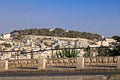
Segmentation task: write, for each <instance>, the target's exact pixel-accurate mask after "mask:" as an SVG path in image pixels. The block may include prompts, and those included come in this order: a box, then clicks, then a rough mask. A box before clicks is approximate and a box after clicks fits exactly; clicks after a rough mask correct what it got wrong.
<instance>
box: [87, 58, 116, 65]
mask: <svg viewBox="0 0 120 80" xmlns="http://www.w3.org/2000/svg"><path fill="white" fill-rule="evenodd" d="M90 65H94V66H95V65H96V66H117V57H93V58H85V66H90Z"/></svg>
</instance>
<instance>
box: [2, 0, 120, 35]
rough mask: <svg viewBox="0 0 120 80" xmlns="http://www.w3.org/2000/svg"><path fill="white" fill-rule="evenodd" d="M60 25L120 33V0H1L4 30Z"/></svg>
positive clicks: (101, 32)
mask: <svg viewBox="0 0 120 80" xmlns="http://www.w3.org/2000/svg"><path fill="white" fill-rule="evenodd" d="M56 27H59V28H64V29H67V30H76V31H80V32H92V33H98V34H101V35H104V36H106V37H107V36H113V35H120V0H0V33H8V32H11V31H13V30H19V29H29V28H56Z"/></svg>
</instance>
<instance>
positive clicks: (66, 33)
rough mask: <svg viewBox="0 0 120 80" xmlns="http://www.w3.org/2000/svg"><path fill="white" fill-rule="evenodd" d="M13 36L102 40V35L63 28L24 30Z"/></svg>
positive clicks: (16, 31)
mask: <svg viewBox="0 0 120 80" xmlns="http://www.w3.org/2000/svg"><path fill="white" fill-rule="evenodd" d="M11 34H12V36H14V37H15V38H17V39H21V38H20V37H21V36H22V35H38V36H55V37H68V38H85V39H91V40H93V39H101V35H99V34H94V33H88V32H79V31H74V30H64V29H61V28H55V29H46V28H41V29H37V28H34V29H24V30H14V31H12V32H11Z"/></svg>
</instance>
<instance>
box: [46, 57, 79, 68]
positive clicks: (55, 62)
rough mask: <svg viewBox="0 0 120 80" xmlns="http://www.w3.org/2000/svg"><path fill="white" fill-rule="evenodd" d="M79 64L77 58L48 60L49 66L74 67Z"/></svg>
mask: <svg viewBox="0 0 120 80" xmlns="http://www.w3.org/2000/svg"><path fill="white" fill-rule="evenodd" d="M76 63H77V60H76V58H61V59H47V61H46V65H47V66H66V65H67V66H70V65H71V66H72V65H75V64H76Z"/></svg>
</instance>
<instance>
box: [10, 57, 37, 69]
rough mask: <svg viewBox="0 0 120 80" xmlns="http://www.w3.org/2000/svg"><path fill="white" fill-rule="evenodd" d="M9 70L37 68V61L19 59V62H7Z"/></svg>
mask: <svg viewBox="0 0 120 80" xmlns="http://www.w3.org/2000/svg"><path fill="white" fill-rule="evenodd" d="M8 66H9V68H19V67H37V66H38V61H37V59H19V60H9V61H8Z"/></svg>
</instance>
